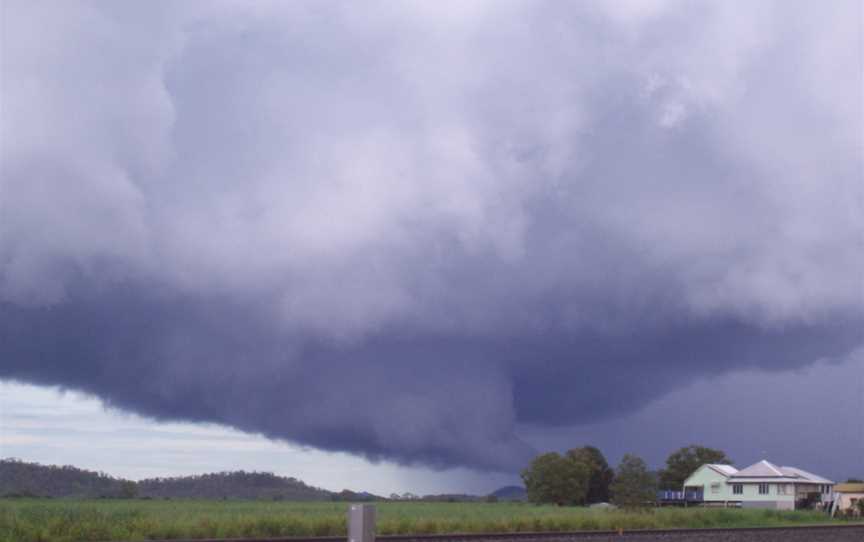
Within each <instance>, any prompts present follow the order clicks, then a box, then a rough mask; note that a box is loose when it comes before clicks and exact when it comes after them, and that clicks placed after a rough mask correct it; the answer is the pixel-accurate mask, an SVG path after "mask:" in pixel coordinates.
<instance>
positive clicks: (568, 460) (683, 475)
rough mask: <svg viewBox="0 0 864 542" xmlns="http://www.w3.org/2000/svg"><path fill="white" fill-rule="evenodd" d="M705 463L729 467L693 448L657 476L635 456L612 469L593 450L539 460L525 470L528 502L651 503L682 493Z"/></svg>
mask: <svg viewBox="0 0 864 542" xmlns="http://www.w3.org/2000/svg"><path fill="white" fill-rule="evenodd" d="M705 463H719V464H726V465H731V464H732V461H731V460H730V459H729V457H727V455H726V453H725V452H723V451H722V450H715V449H713V448H708V447H705V446H700V445H696V444H693V445H690V446H685V447H683V448H680V449H678V450H675V451H674V452H672V453H671V454H669V457H668V458H667V459H666V467H665V468H663V469H661V470H660V471H658V472H653V471H650V470H649V469H648V466H647V465H646V463H645V461H644V460H643V459H642V458H640V457H639V456H637V455H634V454H625V455H624V457H623V458H622V459H621V462H620V463H619V465H618V466H617V468H615V469H614V470H613V469H612V468H611V467H610V466H609V464H608V463H607V461H606V458H605V457H604V456H603V453H602V452H601V451H600V450H599V449H598V448H596V447H594V446H583V447H581V448H574V449H572V450H568V451H567V452H565V453H564V454H559V453H557V452H548V453H544V454H541V455H538V456H537V457H535V458H534V460H533V461H531V464H530V465H529V466H528V467H527V468H526V469H525V470H523V471H522V481H523V482H524V484H525V489H526V490H527V492H528V500H529V501H530V502H534V503H553V504H557V505H560V506H565V505H568V506H584V505H589V504H594V503H601V502H611V503H614V504H616V505H618V506H626V507H632V506H642V505H645V504H648V503H653V502H654V500H655V496H656V492H657V490H658V489H671V490H676V491H680V490H681V487H682V486H683V485H684V480H686V479H687V477H688V476H690V474H692V473H693V471H695V470H696V469H698V468H699V467H700V466H702V465H704V464H705Z"/></svg>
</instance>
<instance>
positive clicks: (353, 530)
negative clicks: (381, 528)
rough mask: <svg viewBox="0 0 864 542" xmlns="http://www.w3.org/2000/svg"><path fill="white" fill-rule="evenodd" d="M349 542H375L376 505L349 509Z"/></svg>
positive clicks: (356, 505) (355, 505)
mask: <svg viewBox="0 0 864 542" xmlns="http://www.w3.org/2000/svg"><path fill="white" fill-rule="evenodd" d="M348 542H375V505H374V504H352V505H351V506H349V507H348Z"/></svg>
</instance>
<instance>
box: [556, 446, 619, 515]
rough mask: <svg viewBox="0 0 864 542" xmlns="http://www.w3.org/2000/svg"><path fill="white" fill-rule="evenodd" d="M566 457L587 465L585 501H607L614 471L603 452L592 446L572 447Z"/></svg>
mask: <svg viewBox="0 0 864 542" xmlns="http://www.w3.org/2000/svg"><path fill="white" fill-rule="evenodd" d="M567 458H568V459H570V460H572V461H577V462H581V463H584V464H586V465H588V469H589V477H588V492H587V494H586V495H585V502H586V503H588V504H592V503H595V502H609V485H610V484H611V483H612V479H613V478H614V477H615V472H614V471H613V470H612V469H611V468H609V463H607V462H606V458H605V457H603V452H601V451H600V450H599V449H597V448H595V447H594V446H583V447H581V448H574V449H572V450H570V451H568V452H567Z"/></svg>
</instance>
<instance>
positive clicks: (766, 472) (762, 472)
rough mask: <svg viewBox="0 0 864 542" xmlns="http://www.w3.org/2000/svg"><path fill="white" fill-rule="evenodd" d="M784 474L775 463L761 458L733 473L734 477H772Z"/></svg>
mask: <svg viewBox="0 0 864 542" xmlns="http://www.w3.org/2000/svg"><path fill="white" fill-rule="evenodd" d="M775 476H777V477H779V476H785V474H783V472H782V471H781V470H780V467H778V466H777V465H775V464H773V463H771V462H769V461H766V460H764V459H763V460H762V461H760V462H758V463H753V464H752V465H750V466H749V467H747V468H746V469H741V470H739V471H738V472H736V473H735V475H734V478H773V477H775Z"/></svg>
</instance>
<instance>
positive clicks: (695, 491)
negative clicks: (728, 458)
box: [684, 464, 738, 504]
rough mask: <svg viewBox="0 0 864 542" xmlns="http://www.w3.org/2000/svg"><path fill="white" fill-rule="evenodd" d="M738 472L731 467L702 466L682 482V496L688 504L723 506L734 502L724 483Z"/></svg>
mask: <svg viewBox="0 0 864 542" xmlns="http://www.w3.org/2000/svg"><path fill="white" fill-rule="evenodd" d="M736 472H738V469H736V468H735V467H733V466H732V465H720V464H706V465H702V466H701V467H699V468H698V469H696V471H695V472H694V473H693V474H691V475H690V476H689V477H688V478H687V479H686V480H684V495H685V500H686V501H687V502H688V503H692V502H695V503H718V504H725V503H728V502H730V501H734V500H735V499H733V498H732V493H731V491H732V489H731V486H729V485H728V484H727V483H726V481H727V480H728V479H729V477H730V476H732V475H733V474H735V473H736Z"/></svg>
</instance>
